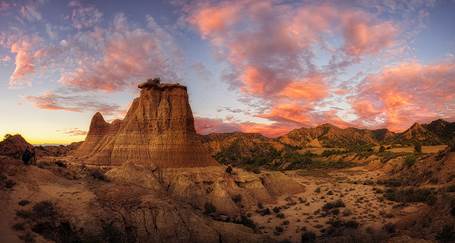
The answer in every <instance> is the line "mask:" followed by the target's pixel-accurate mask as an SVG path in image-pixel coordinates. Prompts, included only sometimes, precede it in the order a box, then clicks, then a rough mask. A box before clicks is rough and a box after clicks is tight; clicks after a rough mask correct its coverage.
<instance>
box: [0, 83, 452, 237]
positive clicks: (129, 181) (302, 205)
mask: <svg viewBox="0 0 455 243" xmlns="http://www.w3.org/2000/svg"><path fill="white" fill-rule="evenodd" d="M139 88H140V89H141V92H140V96H139V97H138V98H136V99H135V100H134V101H133V103H132V105H131V107H130V109H129V111H128V113H127V115H126V116H125V118H124V119H123V120H115V121H112V122H110V123H108V122H106V121H105V120H104V118H103V116H102V114H100V113H96V114H95V115H94V116H93V118H92V120H91V123H90V128H89V132H88V135H87V137H86V139H85V141H83V142H80V143H74V144H71V145H67V146H63V145H62V146H35V147H34V146H32V145H31V144H29V143H28V142H27V141H25V140H24V139H23V138H22V137H21V136H20V135H7V136H5V138H4V140H3V141H2V142H0V201H1V207H0V242H453V241H455V180H454V179H455V152H454V147H455V123H453V122H447V121H444V120H435V121H433V122H431V123H428V124H418V123H416V124H414V125H413V126H411V127H410V128H409V129H408V130H406V131H404V132H401V133H393V132H390V131H388V130H387V129H378V130H367V129H357V128H344V129H342V128H338V127H336V126H333V125H330V124H323V125H320V126H317V127H314V128H301V129H296V130H294V131H291V132H290V133H288V134H286V135H284V136H281V137H278V138H268V137H265V136H262V135H260V134H244V133H229V134H209V135H204V136H203V135H199V134H197V133H196V131H195V129H194V119H193V115H192V111H191V107H190V105H189V102H188V94H187V89H186V87H185V86H182V85H179V84H161V83H159V82H158V81H157V80H149V81H147V82H146V83H143V84H141V85H139ZM25 151H29V152H30V151H31V152H32V153H34V154H35V156H31V158H24V154H25V153H24V152H25ZM24 160H25V162H24Z"/></svg>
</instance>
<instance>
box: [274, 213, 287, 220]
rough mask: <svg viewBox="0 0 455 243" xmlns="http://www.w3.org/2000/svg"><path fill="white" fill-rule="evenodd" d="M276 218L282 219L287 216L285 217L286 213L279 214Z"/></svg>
mask: <svg viewBox="0 0 455 243" xmlns="http://www.w3.org/2000/svg"><path fill="white" fill-rule="evenodd" d="M276 217H277V218H280V219H284V218H286V216H285V215H284V213H277V215H276Z"/></svg>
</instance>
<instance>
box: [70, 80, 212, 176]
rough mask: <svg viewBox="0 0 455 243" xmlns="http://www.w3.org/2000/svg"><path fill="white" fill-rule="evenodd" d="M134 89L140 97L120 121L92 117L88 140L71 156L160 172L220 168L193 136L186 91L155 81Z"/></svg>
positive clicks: (98, 116)
mask: <svg viewBox="0 0 455 243" xmlns="http://www.w3.org/2000/svg"><path fill="white" fill-rule="evenodd" d="M138 87H139V88H140V89H141V92H140V96H139V97H138V98H136V99H134V101H133V103H132V105H131V107H130V109H129V110H128V113H127V114H126V117H125V118H124V119H123V120H122V121H120V120H116V121H113V122H112V123H107V122H106V121H105V120H104V118H103V116H102V115H101V114H100V113H96V114H95V115H94V116H93V118H92V121H91V124H90V129H89V132H88V134H87V138H86V140H85V141H84V143H83V144H82V145H81V146H80V148H79V149H78V150H77V151H76V153H75V154H76V156H78V157H79V159H82V160H81V162H82V163H87V164H95V165H121V164H122V163H124V162H127V161H135V162H143V163H152V164H155V165H157V166H159V167H161V168H166V167H170V168H173V167H201V166H210V165H217V164H218V163H217V162H216V161H215V160H214V159H213V158H212V157H210V155H209V154H208V152H207V151H206V148H205V147H204V146H203V145H202V143H201V141H200V138H199V136H197V134H196V131H195V128H194V119H193V114H192V111H191V107H190V105H189V102H188V94H187V89H186V87H185V86H182V85H180V84H161V83H160V82H159V79H153V80H148V81H147V82H145V83H143V84H140V85H139V86H138Z"/></svg>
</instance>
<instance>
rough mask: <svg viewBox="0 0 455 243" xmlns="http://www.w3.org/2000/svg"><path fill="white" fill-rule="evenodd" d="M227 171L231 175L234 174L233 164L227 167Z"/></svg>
mask: <svg viewBox="0 0 455 243" xmlns="http://www.w3.org/2000/svg"><path fill="white" fill-rule="evenodd" d="M225 172H226V173H228V174H229V175H232V166H230V165H228V167H226V170H225Z"/></svg>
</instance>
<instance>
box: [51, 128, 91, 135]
mask: <svg viewBox="0 0 455 243" xmlns="http://www.w3.org/2000/svg"><path fill="white" fill-rule="evenodd" d="M57 132H61V133H63V134H66V135H70V136H85V135H87V131H84V130H81V129H79V128H69V129H65V130H57Z"/></svg>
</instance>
